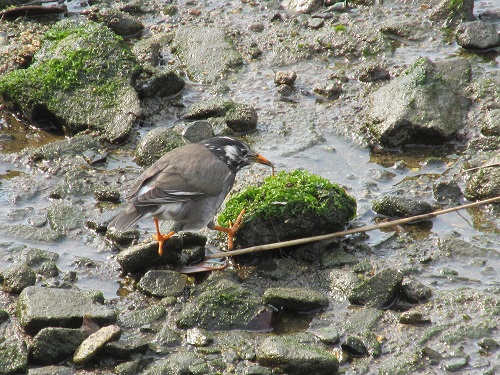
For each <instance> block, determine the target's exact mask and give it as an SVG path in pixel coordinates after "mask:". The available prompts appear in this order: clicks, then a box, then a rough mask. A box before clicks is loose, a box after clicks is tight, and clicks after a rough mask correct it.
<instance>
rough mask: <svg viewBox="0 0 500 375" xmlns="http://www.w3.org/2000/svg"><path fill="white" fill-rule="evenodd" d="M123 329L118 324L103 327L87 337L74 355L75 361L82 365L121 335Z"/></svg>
mask: <svg viewBox="0 0 500 375" xmlns="http://www.w3.org/2000/svg"><path fill="white" fill-rule="evenodd" d="M121 333H122V330H121V328H120V327H118V326H117V325H112V326H107V327H103V328H101V329H100V330H98V331H97V332H94V333H93V334H91V335H90V336H89V337H87V338H86V339H85V341H84V342H82V344H81V345H80V347H79V348H78V349H77V351H76V353H75V354H74V356H73V362H75V363H76V364H77V365H82V364H84V363H86V362H88V361H90V360H91V359H92V358H94V357H95V356H96V355H97V354H98V352H99V351H100V350H101V349H102V348H103V347H104V346H105V345H106V344H107V343H108V342H110V341H113V340H116V339H118V338H119V337H120V335H121Z"/></svg>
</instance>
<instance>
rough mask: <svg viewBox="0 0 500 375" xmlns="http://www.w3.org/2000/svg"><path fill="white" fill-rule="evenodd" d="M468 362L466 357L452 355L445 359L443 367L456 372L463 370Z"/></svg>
mask: <svg viewBox="0 0 500 375" xmlns="http://www.w3.org/2000/svg"><path fill="white" fill-rule="evenodd" d="M468 363H469V360H468V359H467V358H466V357H452V358H448V359H445V360H444V361H443V367H444V369H445V370H446V371H450V372H455V371H460V370H462V369H463V368H464V367H465V366H467V364H468Z"/></svg>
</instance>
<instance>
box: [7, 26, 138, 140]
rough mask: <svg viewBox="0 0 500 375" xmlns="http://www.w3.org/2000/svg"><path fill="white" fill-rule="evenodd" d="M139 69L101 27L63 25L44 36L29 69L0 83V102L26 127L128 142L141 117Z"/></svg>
mask: <svg viewBox="0 0 500 375" xmlns="http://www.w3.org/2000/svg"><path fill="white" fill-rule="evenodd" d="M138 70H139V65H138V62H137V60H136V58H135V57H134V55H133V54H132V53H131V51H130V49H129V48H128V46H127V45H126V43H125V42H124V41H123V39H122V38H121V37H119V36H117V35H116V34H114V33H113V32H112V31H111V30H110V29H108V28H107V27H106V26H104V25H102V24H98V23H95V22H90V21H84V20H72V19H68V20H63V21H60V22H58V23H56V24H55V25H54V26H53V27H52V28H51V29H50V30H48V31H47V32H46V33H45V34H44V38H43V41H42V47H41V49H40V50H39V51H38V52H37V53H36V54H35V56H34V58H33V63H32V64H31V66H30V67H29V68H27V69H19V70H15V71H13V72H10V73H8V74H6V75H4V76H3V77H1V78H0V96H1V97H2V98H3V99H4V100H5V102H6V103H7V104H8V105H9V107H10V108H12V109H14V110H16V111H18V112H19V113H20V114H21V115H22V116H23V117H24V118H25V119H26V120H27V121H29V122H31V123H33V124H37V123H46V122H49V123H52V124H53V125H55V126H60V127H62V128H63V129H64V130H65V132H66V133H68V134H75V133H78V132H80V131H83V130H86V129H89V128H90V129H95V130H98V131H99V132H101V133H102V135H103V136H104V138H106V139H107V140H109V141H111V142H119V141H123V140H124V139H126V138H127V137H128V135H129V133H130V130H131V127H132V125H133V123H134V121H135V120H136V118H137V117H138V116H139V115H140V114H141V108H140V103H139V99H138V96H137V93H136V92H135V90H134V88H133V87H132V85H131V81H132V79H133V77H134V76H135V75H136V74H137V72H138Z"/></svg>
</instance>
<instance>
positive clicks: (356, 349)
mask: <svg viewBox="0 0 500 375" xmlns="http://www.w3.org/2000/svg"><path fill="white" fill-rule="evenodd" d="M340 346H341V348H342V350H343V351H345V352H346V353H347V354H349V356H351V357H354V358H360V357H367V356H368V349H366V346H365V344H364V342H363V340H362V339H361V338H359V337H357V336H347V337H346V339H345V341H344V342H343V343H342V344H341V345H340Z"/></svg>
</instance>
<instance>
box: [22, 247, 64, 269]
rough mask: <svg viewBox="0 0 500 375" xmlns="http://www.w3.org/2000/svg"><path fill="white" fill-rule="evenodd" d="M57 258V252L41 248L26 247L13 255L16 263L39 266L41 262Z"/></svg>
mask: <svg viewBox="0 0 500 375" xmlns="http://www.w3.org/2000/svg"><path fill="white" fill-rule="evenodd" d="M57 259H59V254H57V253H55V252H52V251H49V250H43V249H37V248H28V249H24V250H22V251H21V252H20V253H19V254H18V255H16V257H15V262H16V263H22V264H25V265H27V266H30V267H36V266H40V265H41V264H42V263H43V262H46V261H53V262H55V261H56V260H57Z"/></svg>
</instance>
